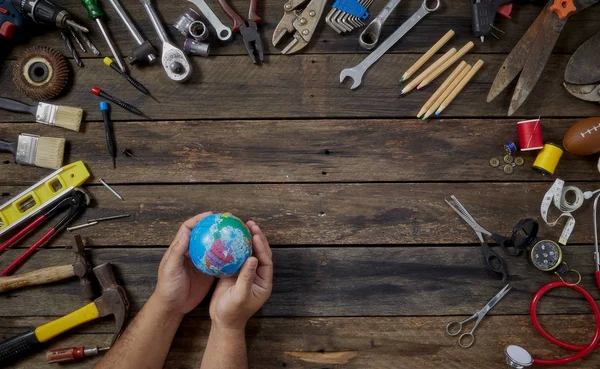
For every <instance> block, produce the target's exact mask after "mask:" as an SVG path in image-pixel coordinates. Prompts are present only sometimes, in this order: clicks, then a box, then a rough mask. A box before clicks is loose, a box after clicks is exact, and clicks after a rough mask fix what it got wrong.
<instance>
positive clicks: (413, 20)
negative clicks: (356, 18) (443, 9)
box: [340, 0, 442, 90]
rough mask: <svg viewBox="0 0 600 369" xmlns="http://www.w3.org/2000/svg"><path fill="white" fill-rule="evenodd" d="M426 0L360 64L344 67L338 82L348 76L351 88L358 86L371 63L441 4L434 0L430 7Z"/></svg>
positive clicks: (439, 1)
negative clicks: (433, 4)
mask: <svg viewBox="0 0 600 369" xmlns="http://www.w3.org/2000/svg"><path fill="white" fill-rule="evenodd" d="M427 1H428V0H423V3H422V4H421V7H420V8H419V10H417V11H416V12H415V13H414V14H413V15H412V16H411V17H410V18H409V19H407V20H406V22H404V23H402V25H401V26H400V27H398V29H397V30H396V31H394V33H392V34H391V36H390V37H388V38H387V39H386V40H385V41H383V42H382V43H381V45H379V47H378V48H377V49H375V50H374V51H373V52H372V53H371V54H369V56H367V57H366V58H365V59H364V60H363V61H362V62H360V64H358V65H357V66H355V67H353V68H346V69H344V70H343V71H342V73H340V83H342V82H344V79H346V77H350V78H352V80H353V83H352V86H351V87H350V88H351V89H352V90H354V89H355V88H357V87H358V86H360V84H361V82H362V77H363V75H364V74H365V72H366V71H367V69H369V68H370V67H371V66H372V65H373V64H375V63H376V62H377V61H378V60H379V59H380V58H381V57H382V56H383V54H385V53H386V52H387V51H388V50H389V49H390V48H391V47H392V46H394V45H395V44H396V43H397V42H398V41H400V39H401V38H402V37H404V35H406V34H407V33H408V31H410V30H411V29H412V28H413V27H414V26H415V25H416V24H417V23H419V22H420V21H421V19H423V18H425V17H426V16H427V15H429V13H433V12H435V11H437V10H438V9H439V8H440V5H441V4H442V2H441V0H434V1H435V3H436V4H435V6H434V7H433V8H430V7H428V6H427Z"/></svg>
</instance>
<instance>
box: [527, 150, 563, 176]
mask: <svg viewBox="0 0 600 369" xmlns="http://www.w3.org/2000/svg"><path fill="white" fill-rule="evenodd" d="M562 154H563V149H562V148H560V146H558V145H555V144H553V143H547V144H545V145H544V148H543V149H542V151H540V153H539V154H538V156H537V158H535V162H534V163H533V169H534V170H536V171H538V172H540V173H542V174H543V175H553V174H554V171H555V170H556V167H557V166H558V162H559V161H560V158H561V157H562Z"/></svg>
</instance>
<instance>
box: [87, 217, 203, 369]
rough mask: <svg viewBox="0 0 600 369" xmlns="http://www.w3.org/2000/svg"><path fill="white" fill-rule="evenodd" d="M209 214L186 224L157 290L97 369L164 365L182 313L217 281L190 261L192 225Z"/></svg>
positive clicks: (166, 260) (162, 265) (166, 258)
mask: <svg viewBox="0 0 600 369" xmlns="http://www.w3.org/2000/svg"><path fill="white" fill-rule="evenodd" d="M209 214H210V213H203V214H200V215H197V216H195V217H194V218H192V219H189V220H187V221H186V222H184V223H183V225H182V226H181V228H180V229H179V232H177V236H175V239H174V240H173V242H172V243H171V246H170V247H169V249H168V250H167V252H166V253H165V255H164V256H163V258H162V261H161V262H160V267H159V268H158V282H157V284H156V289H155V290H154V293H153V294H152V296H151V297H150V299H149V300H148V302H147V303H146V305H145V306H144V307H143V308H142V310H141V311H140V312H139V313H138V315H137V316H136V317H135V319H134V320H133V322H132V323H131V324H130V325H129V327H127V329H126V330H125V332H124V333H123V335H122V336H121V338H120V339H119V340H118V341H117V343H116V344H115V345H114V346H113V347H112V348H111V349H110V350H109V351H108V352H107V353H106V355H105V356H104V357H103V358H102V360H100V362H99V363H98V364H96V366H94V368H95V369H152V368H162V367H163V365H164V363H165V359H166V358H167V354H168V353H169V348H170V347H171V343H172V341H173V337H174V336H175V332H177V328H178V327H179V324H180V323H181V319H182V318H183V316H184V315H185V314H187V313H189V312H190V311H192V310H193V309H194V308H195V307H196V306H197V305H198V304H199V303H200V302H201V301H202V300H203V299H204V297H205V296H206V294H207V293H208V291H209V290H210V287H211V285H212V283H213V281H214V278H213V277H209V276H207V275H205V274H202V273H201V272H200V271H199V270H198V269H196V267H194V265H193V264H192V261H191V260H190V256H189V254H188V244H189V240H190V233H191V232H192V228H193V227H194V226H195V225H196V223H198V222H199V221H200V220H201V219H202V218H204V217H206V216H208V215H209Z"/></svg>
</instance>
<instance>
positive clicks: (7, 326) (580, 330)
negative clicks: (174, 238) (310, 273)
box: [0, 315, 598, 369]
mask: <svg viewBox="0 0 600 369" xmlns="http://www.w3.org/2000/svg"><path fill="white" fill-rule="evenodd" d="M455 318H464V316H456V317H452V316H448V317H390V318H382V317H373V318H366V317H365V318H293V319H291V318H283V319H281V318H266V319H265V318H261V319H252V320H250V322H249V324H248V329H247V334H246V337H247V341H248V356H249V364H250V368H256V369H276V368H277V369H280V368H293V369H324V368H326V369H333V368H344V369H346V368H347V369H364V368H385V369H397V368H398V367H399V366H398V365H399V363H402V364H401V367H402V368H406V369H422V368H435V367H439V368H467V369H480V368H490V369H504V368H506V363H505V361H504V347H505V346H506V345H509V344H518V345H522V346H523V347H526V348H527V349H528V350H530V351H531V353H532V354H534V355H535V356H539V357H544V358H546V357H559V356H564V355H568V354H569V353H568V352H566V351H563V350H561V349H558V348H556V347H555V346H552V345H551V344H550V343H548V342H547V341H545V340H544V339H543V338H542V337H541V336H540V335H539V334H538V333H537V331H536V330H535V329H534V328H533V326H532V325H531V321H530V319H529V317H527V316H489V317H487V318H486V319H485V320H484V321H483V323H482V324H481V326H480V328H479V329H478V330H477V331H476V339H477V342H476V344H475V345H474V346H473V347H472V348H470V349H468V350H465V349H462V348H460V347H458V345H457V344H456V338H452V337H448V336H447V335H446V333H445V331H444V327H445V325H446V324H447V323H448V322H449V321H450V320H452V319H455ZM593 319H594V318H593V316H592V315H557V316H553V317H544V318H543V321H542V324H543V325H544V327H545V328H547V329H548V330H549V331H550V332H552V333H553V334H556V335H558V336H559V337H560V338H561V339H563V340H566V341H567V342H577V343H580V344H583V343H584V342H586V340H589V339H591V328H590V326H591V325H592V324H593V323H592V322H593ZM42 322H43V320H42V319H41V318H16V319H2V318H0V338H2V337H3V336H4V337H9V336H11V335H13V334H17V333H18V332H22V331H23V330H25V329H26V328H29V327H32V326H35V325H37V324H40V323H42ZM209 330H210V322H209V321H208V320H206V319H203V318H191V317H188V318H185V319H184V320H183V323H182V325H181V328H180V329H179V331H178V332H177V335H176V337H175V340H174V343H173V346H172V347H171V352H170V354H169V356H168V358H167V362H166V365H165V368H167V369H170V368H173V369H197V368H198V367H199V365H200V361H201V360H202V355H203V353H204V348H205V347H206V339H207V336H208V332H209ZM110 338H111V335H110V326H108V325H106V324H102V323H101V324H96V325H95V326H94V327H93V328H92V327H90V328H87V329H84V330H83V331H82V332H80V333H78V334H68V335H66V336H64V337H60V338H58V339H57V340H55V341H53V344H52V345H51V347H65V346H71V345H80V344H86V345H102V344H105V343H108V342H109V341H110ZM352 354H355V356H354V357H352V358H349V359H348V361H347V363H345V364H339V365H336V364H333V363H332V362H331V360H326V359H328V358H331V357H332V356H342V357H350V356H351V355H352ZM306 357H310V358H312V359H313V360H312V361H313V362H311V361H309V360H304V359H303V358H306ZM98 359H99V358H98V357H96V358H91V359H89V360H87V361H80V362H78V363H75V364H70V365H69V368H73V369H83V368H86V369H87V368H90V367H91V366H92V365H93V363H95V362H96V361H97V360H98ZM597 363H598V352H594V353H592V354H591V355H590V356H588V357H587V358H586V359H583V360H581V361H578V362H577V364H575V365H576V367H577V368H578V369H596V368H597ZM45 367H48V368H50V366H49V365H47V364H45V363H44V358H43V355H42V354H38V355H35V356H33V357H31V358H29V359H27V360H25V361H23V362H21V363H19V364H18V365H14V366H12V367H11V369H34V368H35V369H38V368H45Z"/></svg>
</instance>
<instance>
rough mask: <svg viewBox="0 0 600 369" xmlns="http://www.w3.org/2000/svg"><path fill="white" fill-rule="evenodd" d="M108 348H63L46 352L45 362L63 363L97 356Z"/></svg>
mask: <svg viewBox="0 0 600 369" xmlns="http://www.w3.org/2000/svg"><path fill="white" fill-rule="evenodd" d="M109 349H110V347H90V348H86V347H65V348H59V349H54V350H48V352H47V353H46V360H47V361H48V363H50V364H54V363H65V362H69V361H75V360H78V359H83V358H84V357H88V356H94V355H98V354H99V353H101V352H103V351H108V350H109Z"/></svg>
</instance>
